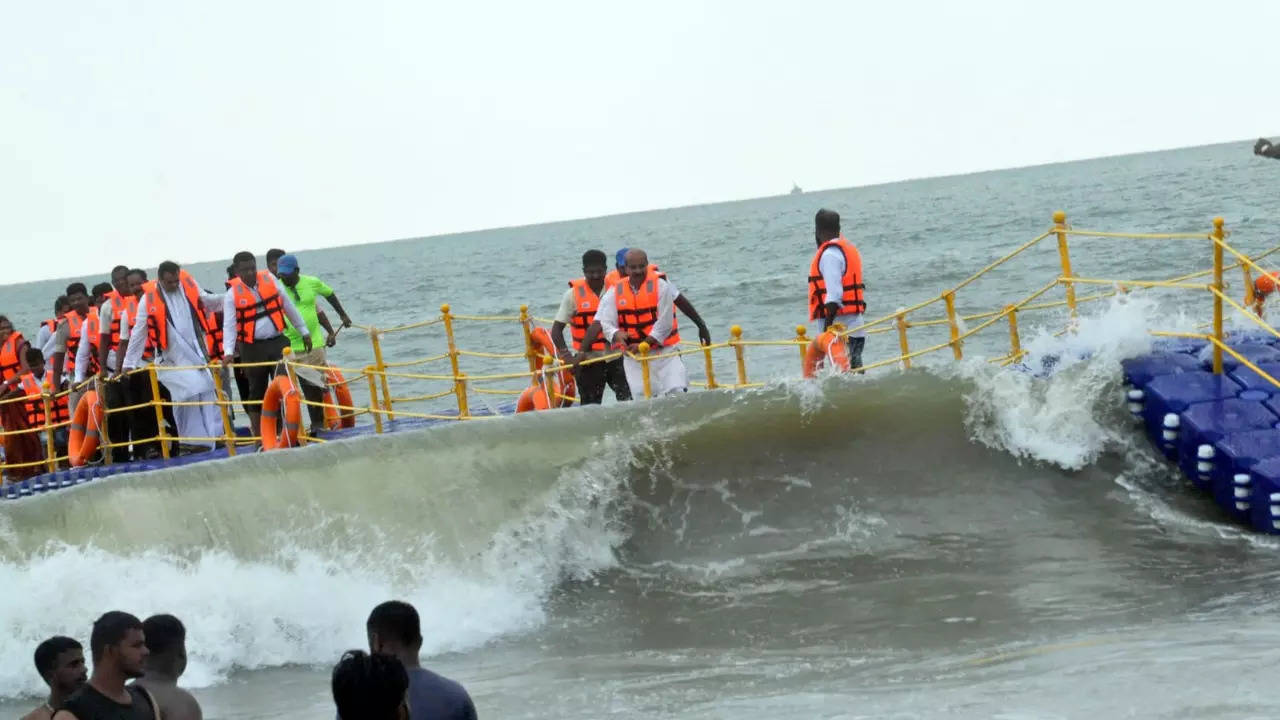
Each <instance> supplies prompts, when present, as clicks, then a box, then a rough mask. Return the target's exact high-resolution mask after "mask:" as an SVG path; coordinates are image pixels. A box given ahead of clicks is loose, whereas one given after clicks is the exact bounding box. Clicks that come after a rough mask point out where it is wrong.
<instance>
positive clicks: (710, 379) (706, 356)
mask: <svg viewBox="0 0 1280 720" xmlns="http://www.w3.org/2000/svg"><path fill="white" fill-rule="evenodd" d="M702 359H703V361H704V362H705V363H706V365H707V389H708V390H715V389H716V388H717V387H719V386H718V385H716V369H715V366H714V365H712V364H711V348H710V347H706V346H704V347H703V348H702Z"/></svg>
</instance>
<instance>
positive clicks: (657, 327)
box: [583, 248, 710, 397]
mask: <svg viewBox="0 0 1280 720" xmlns="http://www.w3.org/2000/svg"><path fill="white" fill-rule="evenodd" d="M626 259H627V278H626V280H624V281H622V282H619V283H617V284H616V285H613V286H610V287H609V288H608V289H606V290H605V293H604V296H603V297H601V298H600V306H599V308H598V309H597V310H596V316H595V322H594V323H592V325H591V327H590V328H588V329H587V335H586V338H584V340H583V344H584V346H586V347H590V346H591V344H592V342H594V340H595V338H596V336H597V334H598V333H603V334H604V337H605V338H606V339H607V340H608V341H609V342H610V343H624V344H625V345H626V346H627V350H628V352H629V353H630V354H632V355H634V354H636V353H638V352H639V345H640V343H641V342H645V343H648V345H649V357H650V358H652V359H651V360H650V361H649V380H650V389H651V392H652V394H653V395H654V396H655V397H661V396H663V395H669V394H671V393H680V392H687V391H688V389H689V372H688V370H687V369H686V368H685V365H684V360H683V359H681V358H680V356H679V355H675V354H674V353H675V352H676V350H677V349H678V343H679V341H680V335H679V332H678V331H677V328H676V319H675V300H676V298H677V297H679V296H680V291H679V290H677V289H676V286H675V285H673V284H671V283H670V282H669V281H667V280H666V279H664V278H661V277H658V275H657V273H655V272H653V271H652V270H650V268H649V256H648V255H647V254H646V253H645V252H644V251H643V250H639V249H636V248H632V249H631V250H629V251H628V252H627V256H626ZM704 341H705V342H709V341H710V336H709V335H708V337H707V338H705V340H704ZM623 369H624V370H625V371H626V374H627V384H628V385H630V386H631V391H632V393H633V394H634V395H636V396H639V395H642V394H643V392H644V377H643V374H642V371H641V367H640V362H639V361H638V360H635V359H634V358H632V357H631V355H628V356H627V357H625V358H624V359H623Z"/></svg>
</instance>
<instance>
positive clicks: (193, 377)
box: [124, 261, 225, 448]
mask: <svg viewBox="0 0 1280 720" xmlns="http://www.w3.org/2000/svg"><path fill="white" fill-rule="evenodd" d="M221 307H222V295H220V294H219V295H209V294H206V293H205V292H204V291H203V290H201V289H200V285H199V284H197V283H196V281H195V279H194V278H192V277H191V276H190V275H189V274H187V272H186V271H184V270H182V269H181V268H180V267H178V264H177V263H174V262H169V261H166V262H163V263H160V270H159V273H158V278H157V279H156V280H154V281H152V282H150V283H148V284H147V286H146V290H145V291H144V292H143V295H142V299H141V300H140V301H139V302H138V312H137V314H136V316H135V317H134V318H133V321H134V322H133V327H131V328H130V329H129V349H128V351H127V352H126V354H125V358H124V368H125V370H126V371H128V370H132V369H135V368H137V367H140V366H141V365H142V364H143V360H142V354H143V349H144V348H145V347H146V345H147V340H148V338H150V339H151V344H152V345H153V347H154V348H155V353H156V358H155V363H156V365H157V366H159V367H164V366H169V367H190V366H193V365H207V364H208V362H209V345H208V343H209V340H208V336H209V322H210V321H209V319H208V315H207V313H209V312H211V311H213V310H217V309H221ZM159 378H160V382H162V383H164V386H165V388H166V389H168V391H169V395H170V396H171V397H172V399H173V401H174V402H201V403H207V404H203V405H198V406H197V405H189V406H179V407H175V408H173V417H174V421H175V422H177V424H178V435H179V436H180V437H183V438H218V437H222V436H223V435H224V434H225V433H224V431H223V427H222V413H221V412H220V411H219V410H218V406H217V405H216V402H217V400H218V396H217V392H216V391H215V389H214V384H213V377H212V376H211V375H210V374H209V371H208V370H204V369H200V370H161V371H160V372H159ZM182 442H183V444H184V445H199V446H204V447H206V448H209V447H213V445H214V442H215V441H214V440H212V439H201V440H183V441H182Z"/></svg>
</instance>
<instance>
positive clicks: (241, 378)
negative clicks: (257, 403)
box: [225, 365, 249, 402]
mask: <svg viewBox="0 0 1280 720" xmlns="http://www.w3.org/2000/svg"><path fill="white" fill-rule="evenodd" d="M231 374H232V375H234V376H235V380H236V392H238V393H239V394H240V402H244V401H245V400H248V399H249V376H248V375H245V374H244V368H242V367H239V366H236V365H233V366H232V367H231ZM225 390H226V393H227V398H228V399H229V398H230V397H231V389H230V388H225Z"/></svg>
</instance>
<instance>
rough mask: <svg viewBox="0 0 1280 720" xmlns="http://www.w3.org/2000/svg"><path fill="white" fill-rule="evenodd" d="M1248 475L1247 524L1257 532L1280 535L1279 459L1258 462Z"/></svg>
mask: <svg viewBox="0 0 1280 720" xmlns="http://www.w3.org/2000/svg"><path fill="white" fill-rule="evenodd" d="M1249 475H1250V478H1251V480H1252V487H1251V488H1250V495H1249V524H1250V525H1252V526H1253V529H1254V530H1257V531H1258V532H1264V533H1270V534H1272V535H1276V534H1280V527H1277V526H1278V525H1280V457H1273V458H1267V459H1266V460H1263V461H1261V462H1259V463H1258V464H1257V465H1254V466H1253V469H1252V470H1251V471H1250V472H1249Z"/></svg>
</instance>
